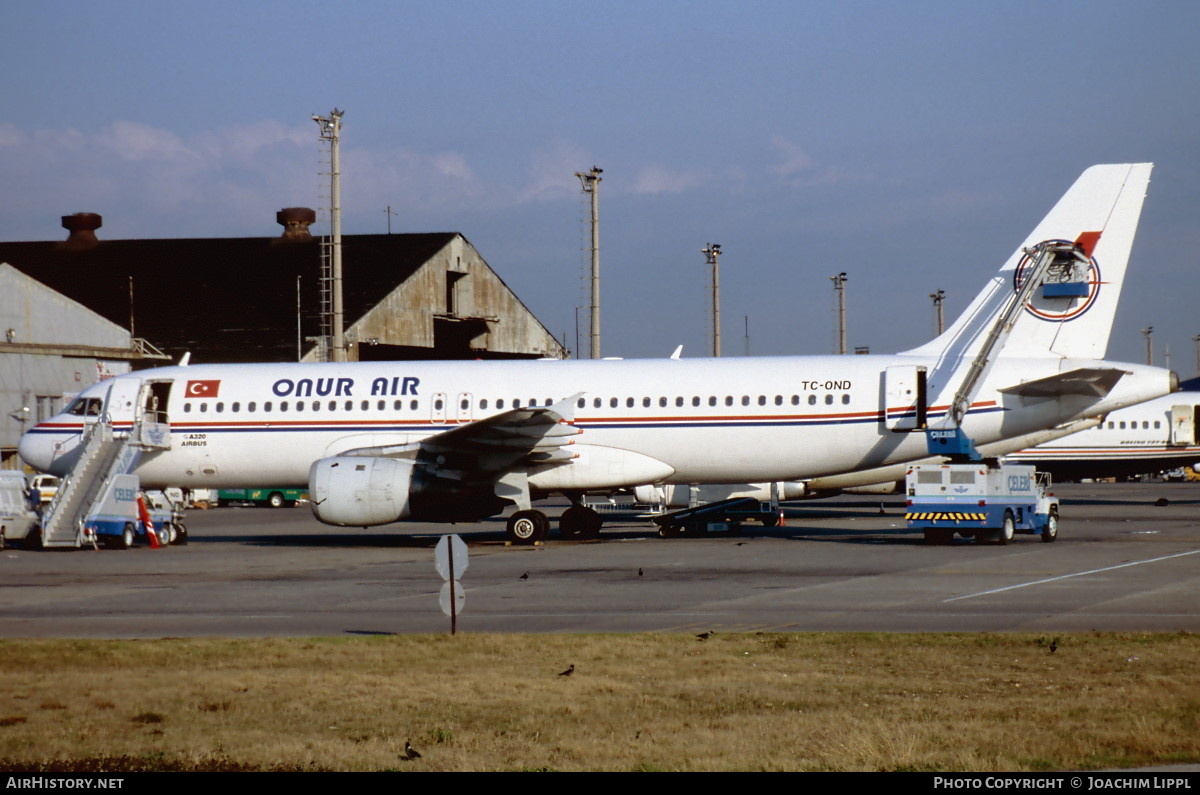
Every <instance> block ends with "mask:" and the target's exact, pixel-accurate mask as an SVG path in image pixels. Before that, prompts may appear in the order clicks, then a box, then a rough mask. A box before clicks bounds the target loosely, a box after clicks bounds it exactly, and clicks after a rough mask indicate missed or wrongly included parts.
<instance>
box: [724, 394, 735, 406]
mask: <svg viewBox="0 0 1200 795" xmlns="http://www.w3.org/2000/svg"><path fill="white" fill-rule="evenodd" d="M725 405H726V406H732V405H733V395H726V396H725Z"/></svg>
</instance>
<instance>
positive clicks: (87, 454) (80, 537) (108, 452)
mask: <svg viewBox="0 0 1200 795" xmlns="http://www.w3.org/2000/svg"><path fill="white" fill-rule="evenodd" d="M165 427H166V426H165V423H159V422H153V421H150V419H149V417H147V418H146V419H144V420H141V421H138V422H135V423H134V425H133V427H132V428H130V429H129V430H128V431H117V430H115V429H114V427H113V423H112V420H111V418H110V417H108V416H103V417H100V418H99V419H97V420H96V422H94V423H92V425H91V426H90V427H89V428H88V429H87V430H86V431H85V432H84V438H83V442H82V444H81V445H80V455H79V460H78V461H76V463H75V466H74V467H73V468H72V469H71V472H70V474H69V475H67V476H66V477H65V478H64V479H63V481H62V483H60V484H59V487H58V493H57V494H56V495H55V496H54V499H53V500H52V501H51V502H50V504H49V505H48V506H47V507H46V510H45V511H43V513H42V545H43V546H46V547H80V546H83V544H84V543H87V542H89V539H88V538H87V537H86V535H85V533H84V526H85V524H86V522H87V519H88V517H89V515H90V514H91V511H92V507H93V506H94V505H97V504H98V503H99V501H100V497H101V496H102V495H103V494H104V493H105V491H106V490H107V489H108V487H109V485H110V484H111V482H112V480H113V478H115V477H116V476H117V475H127V474H130V473H131V472H133V470H134V469H135V468H136V467H137V465H138V462H139V461H140V460H141V456H142V452H143V451H144V450H146V449H165V448H167V447H170V435H169V432H167V431H165V430H164V428H165Z"/></svg>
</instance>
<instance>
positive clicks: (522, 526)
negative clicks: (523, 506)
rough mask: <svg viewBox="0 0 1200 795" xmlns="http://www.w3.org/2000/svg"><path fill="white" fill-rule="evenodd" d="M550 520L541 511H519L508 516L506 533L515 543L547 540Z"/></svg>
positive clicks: (525, 543)
mask: <svg viewBox="0 0 1200 795" xmlns="http://www.w3.org/2000/svg"><path fill="white" fill-rule="evenodd" d="M549 530H550V520H549V519H547V518H546V514H544V513H542V512H541V511H517V512H516V513H514V514H513V515H512V516H510V517H509V518H508V527H507V529H506V534H507V535H508V540H509V541H511V542H512V543H514V544H522V545H529V544H536V543H538V542H539V541H545V540H546V535H547V534H548V532H549Z"/></svg>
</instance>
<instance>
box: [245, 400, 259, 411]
mask: <svg viewBox="0 0 1200 795" xmlns="http://www.w3.org/2000/svg"><path fill="white" fill-rule="evenodd" d="M257 406H258V403H256V402H254V401H253V400H251V401H250V402H249V403H247V404H246V411H249V412H250V413H252V414H253V413H254V411H255V410H256V408H257Z"/></svg>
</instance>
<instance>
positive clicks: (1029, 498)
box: [904, 462, 1058, 544]
mask: <svg viewBox="0 0 1200 795" xmlns="http://www.w3.org/2000/svg"><path fill="white" fill-rule="evenodd" d="M904 487H905V488H904V491H905V495H906V503H905V505H906V511H905V517H904V518H905V521H906V522H907V524H908V527H909V529H911V530H918V529H919V530H922V531H923V532H924V534H925V542H926V543H927V544H949V543H950V542H951V541H953V540H954V535H955V533H957V534H958V535H960V536H963V537H965V538H974V539H975V541H976V542H977V543H987V542H993V543H996V544H1007V543H1008V542H1009V541H1011V540H1012V538H1013V535H1015V534H1016V533H1027V534H1035V535H1040V536H1041V539H1042V541H1046V542H1051V541H1054V540H1055V539H1056V538H1057V537H1058V498H1057V497H1055V496H1054V495H1053V494H1052V493H1051V492H1050V476H1049V475H1048V474H1046V473H1044V472H1038V471H1036V470H1035V469H1034V468H1033V467H1031V466H1017V465H1005V464H998V463H994V462H993V463H991V464H988V463H984V462H973V463H966V464H914V465H913V466H911V467H909V469H908V473H907V476H906V477H905V482H904Z"/></svg>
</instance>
